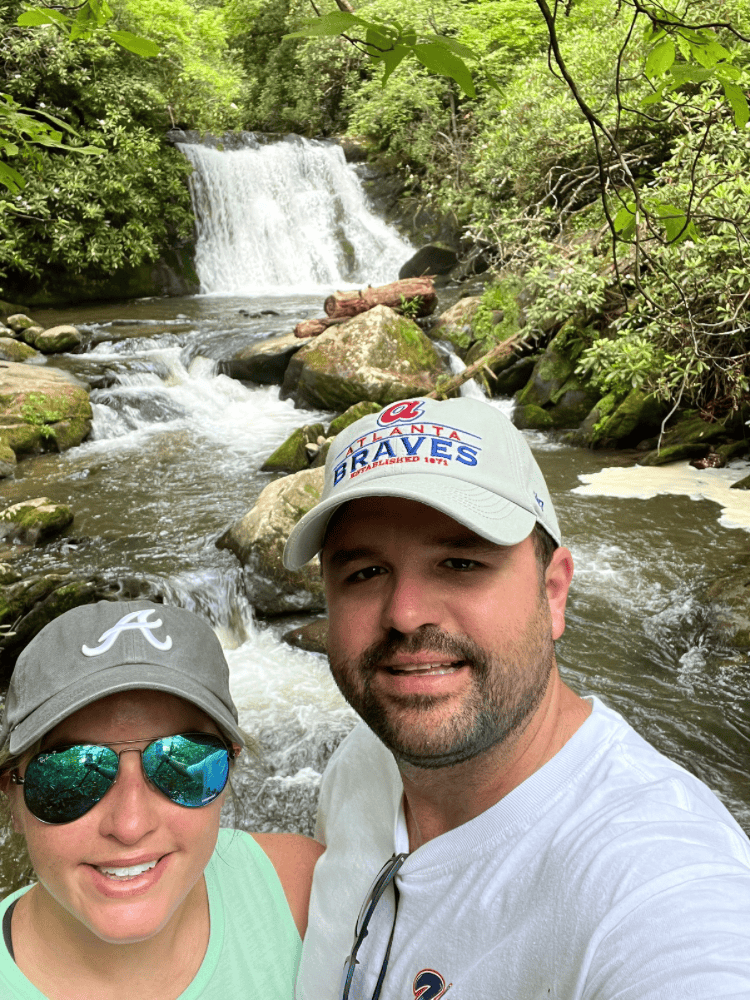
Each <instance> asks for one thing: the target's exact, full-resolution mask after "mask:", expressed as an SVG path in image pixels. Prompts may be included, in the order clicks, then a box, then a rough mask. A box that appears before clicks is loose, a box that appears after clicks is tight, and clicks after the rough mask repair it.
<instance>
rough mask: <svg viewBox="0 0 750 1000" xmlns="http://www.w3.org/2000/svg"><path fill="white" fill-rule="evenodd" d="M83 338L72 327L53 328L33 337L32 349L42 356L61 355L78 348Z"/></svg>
mask: <svg viewBox="0 0 750 1000" xmlns="http://www.w3.org/2000/svg"><path fill="white" fill-rule="evenodd" d="M82 343H83V338H82V337H81V335H80V333H79V332H78V330H76V328H75V327H74V326H67V325H63V326H53V327H50V329H49V330H43V331H42V332H41V333H38V334H36V336H35V337H34V347H35V348H36V349H37V350H38V351H41V352H42V354H61V353H62V352H63V351H73V350H75V348H76V347H80V346H81V344H82Z"/></svg>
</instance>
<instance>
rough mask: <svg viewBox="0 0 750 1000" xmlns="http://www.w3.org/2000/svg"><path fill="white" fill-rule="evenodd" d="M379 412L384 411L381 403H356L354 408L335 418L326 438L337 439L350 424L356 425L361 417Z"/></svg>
mask: <svg viewBox="0 0 750 1000" xmlns="http://www.w3.org/2000/svg"><path fill="white" fill-rule="evenodd" d="M378 410H382V406H381V405H380V403H369V402H367V401H364V402H362V403H355V404H354V406H350V407H349V409H348V410H344V412H343V413H340V414H339V415H338V416H337V417H334V418H333V420H332V421H331V423H330V424H329V426H328V431H327V434H326V437H336V435H337V434H340V433H341V432H342V431H343V430H346V428H347V427H349V425H350V424H353V423H355V422H356V421H357V420H359V418H360V417H367V416H369V415H370V414H371V413H377V412H378Z"/></svg>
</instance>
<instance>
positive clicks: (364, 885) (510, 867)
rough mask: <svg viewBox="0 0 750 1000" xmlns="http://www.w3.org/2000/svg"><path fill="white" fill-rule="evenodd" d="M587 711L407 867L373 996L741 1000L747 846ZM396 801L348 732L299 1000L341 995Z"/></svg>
mask: <svg viewBox="0 0 750 1000" xmlns="http://www.w3.org/2000/svg"><path fill="white" fill-rule="evenodd" d="M592 702H593V711H592V713H591V715H590V716H589V718H588V719H587V720H586V721H585V722H584V724H583V725H582V726H581V727H580V729H579V730H578V731H577V732H576V733H575V734H574V735H573V737H572V738H571V739H570V740H569V741H568V743H566V745H565V746H564V747H563V748H562V750H561V751H560V752H559V753H558V754H556V755H555V757H553V758H552V760H550V761H549V762H548V763H547V764H545V765H544V767H542V768H540V769H539V770H538V771H537V772H536V773H535V774H533V775H532V776H531V777H530V778H528V779H527V780H526V781H524V782H523V784H521V785H519V786H518V787H517V788H515V789H514V790H513V791H512V792H510V794H508V795H507V796H505V798H503V799H501V800H500V801H499V802H498V803H496V804H495V805H494V806H492V807H491V808H490V809H488V810H487V811H486V812H484V813H482V814H481V815H479V816H477V817H476V818H475V819H473V820H471V821H470V822H468V823H464V824H463V825H462V826H459V827H457V828H456V829H454V830H450V831H448V832H447V833H445V834H443V835H442V836H440V837H436V838H435V839H434V840H431V841H429V842H428V843H426V844H424V845H422V846H421V847H419V848H418V849H417V850H416V851H414V852H413V853H412V854H411V855H410V856H409V857H408V858H407V859H406V861H405V862H404V865H403V867H402V868H401V870H400V872H399V874H398V875H397V876H396V884H397V886H398V890H399V894H400V896H399V904H398V914H397V919H396V924H395V931H394V935H393V945H392V949H391V954H390V961H389V964H388V969H387V973H386V977H385V981H384V986H383V991H382V994H381V1000H415V998H419V1000H437V998H439V997H442V996H446V997H447V998H448V1000H615V998H616V1000H646V998H648V1000H697V998H701V1000H709V998H710V1000H715V998H717V997H723V998H727V997H735V998H740V997H741V998H743V1000H750V841H748V838H747V837H746V835H745V834H744V833H743V832H742V830H741V829H740V827H739V826H738V825H737V823H736V822H735V821H734V819H733V818H732V817H731V816H730V814H729V813H728V812H727V810H726V809H725V808H724V806H723V805H722V804H721V803H720V802H719V800H718V799H717V798H716V796H715V795H714V794H713V792H711V791H710V790H709V789H708V788H707V787H706V786H705V785H704V784H703V783H702V782H701V781H699V780H698V779H697V778H695V777H693V776H692V775H690V774H689V773H688V772H687V771H685V770H684V769H683V768H681V767H680V766H679V765H677V764H675V763H673V762H672V761H670V760H668V759H667V758H666V757H664V756H662V754H660V753H658V751H656V750H655V749H654V748H653V747H652V746H650V744H648V743H647V742H646V741H645V740H643V739H642V738H641V737H640V736H638V734H637V733H636V732H635V731H634V730H633V729H632V728H631V727H630V726H629V725H628V724H627V723H626V722H625V720H624V719H623V718H622V717H621V716H620V715H618V714H617V713H616V712H614V711H612V710H610V709H608V708H606V707H605V706H604V705H603V704H602V703H601V702H600V701H599V700H598V699H596V698H594V699H592ZM402 792H403V786H402V783H401V779H400V776H399V773H398V770H397V768H396V765H395V762H394V760H393V757H392V756H391V754H390V753H389V752H388V751H387V750H386V749H385V747H384V746H383V745H382V743H380V741H379V740H378V739H377V738H376V737H375V736H374V735H373V734H372V732H371V731H370V730H369V729H368V728H367V727H366V726H365V725H364V724H363V723H361V724H359V725H358V726H357V727H356V728H355V729H354V730H353V731H352V733H351V734H350V735H349V736H348V737H347V738H346V739H345V740H344V742H343V743H342V744H341V746H340V747H339V748H338V750H337V751H336V753H335V754H334V756H333V757H332V758H331V762H330V764H329V766H328V768H327V770H326V773H325V775H324V778H323V783H322V789H321V796H320V805H319V813H318V831H317V836H318V837H319V839H321V840H322V841H323V842H324V843H326V845H327V850H326V852H325V854H324V855H323V856H322V857H321V859H320V860H319V861H318V864H317V867H316V869H315V878H314V882H313V890H312V899H311V903H310V922H309V927H308V932H307V936H306V938H305V941H304V946H303V953H302V962H301V966H300V973H299V977H298V981H297V993H296V996H297V1000H334V998H338V996H339V990H340V984H341V980H342V970H343V968H344V962H345V959H346V957H347V956H348V955H349V953H350V951H351V948H352V942H353V937H354V926H355V923H356V920H357V915H358V913H359V911H360V907H361V905H362V902H363V901H364V898H365V896H366V894H367V891H368V889H369V888H370V886H371V884H372V881H373V879H374V878H375V876H376V874H377V873H378V871H379V869H380V868H381V866H382V865H383V863H384V862H385V861H386V860H387V859H388V858H389V857H390V856H391V855H392V854H393V853H394V852H396V853H398V852H401V851H408V837H407V832H406V824H405V820H404V814H403V808H402V804H401V800H402ZM393 916H394V894H393V891H392V889H388V890H387V891H386V893H385V895H384V896H383V899H382V900H381V902H380V903H379V904H378V906H377V907H376V909H375V913H374V915H373V918H372V921H371V923H370V926H369V933H368V936H367V937H366V938H365V940H364V942H363V944H362V946H361V948H360V951H359V955H358V958H359V961H360V963H361V964H359V965H358V966H357V969H356V973H355V976H354V979H353V981H352V988H351V991H350V997H351V1000H370V997H371V996H372V992H373V989H374V987H375V982H376V979H377V976H378V975H379V973H380V970H381V966H382V962H383V957H384V956H385V953H386V948H387V944H388V938H389V936H390V933H391V928H392V926H393Z"/></svg>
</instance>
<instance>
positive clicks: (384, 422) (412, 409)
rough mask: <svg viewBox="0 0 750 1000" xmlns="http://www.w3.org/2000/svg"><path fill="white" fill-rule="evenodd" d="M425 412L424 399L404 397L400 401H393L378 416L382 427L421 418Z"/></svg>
mask: <svg viewBox="0 0 750 1000" xmlns="http://www.w3.org/2000/svg"><path fill="white" fill-rule="evenodd" d="M423 413H424V400H423V399H402V400H401V402H400V403H392V404H391V405H390V406H389V407H388V408H387V409H385V410H383V412H382V413H381V414H380V416H379V417H378V423H379V424H380V426H381V427H390V425H391V424H400V423H405V422H406V421H408V420H419V418H420V417H421V416H422V414H423Z"/></svg>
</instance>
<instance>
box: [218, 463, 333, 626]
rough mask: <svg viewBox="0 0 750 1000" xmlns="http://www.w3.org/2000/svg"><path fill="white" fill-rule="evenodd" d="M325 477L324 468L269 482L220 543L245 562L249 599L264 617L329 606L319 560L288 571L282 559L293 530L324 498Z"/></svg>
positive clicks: (221, 546)
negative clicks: (326, 603) (253, 504)
mask: <svg viewBox="0 0 750 1000" xmlns="http://www.w3.org/2000/svg"><path fill="white" fill-rule="evenodd" d="M323 478H324V471H323V469H322V468H319V469H305V470H303V471H302V472H297V473H295V474H294V475H292V476H285V477H284V478H283V479H277V480H276V481H275V482H273V483H269V485H268V486H266V488H265V489H264V490H263V492H262V493H261V494H260V496H259V497H258V500H257V503H256V504H255V506H254V507H253V508H252V510H250V511H248V513H247V514H245V516H244V517H243V518H241V519H240V520H239V521H236V522H235V523H234V524H232V525H231V526H230V527H229V528H228V529H227V531H225V532H224V534H223V535H222V536H221V537H220V538H219V539H218V541H217V542H216V545H217V547H218V548H220V549H229V551H230V552H232V553H233V554H234V555H235V556H236V557H237V558H238V559H239V561H240V562H241V563H242V566H243V567H244V571H245V573H244V577H245V590H246V592H247V596H248V600H249V601H250V603H251V604H252V605H253V607H254V608H256V609H257V610H258V611H259V612H261V613H262V614H264V615H279V614H286V613H289V612H294V611H322V610H323V608H324V607H325V597H324V593H323V580H322V578H321V576H320V567H319V565H318V561H317V559H311V560H310V562H308V563H307V564H306V565H305V566H303V567H302V569H300V570H296V571H291V570H288V569H286V568H285V567H284V564H283V562H282V556H283V553H284V545H285V544H286V540H287V538H288V537H289V533H290V531H291V530H292V528H293V527H294V525H295V524H296V523H297V521H298V520H299V519H300V518H301V517H302V515H303V514H306V513H307V511H308V510H310V509H311V508H312V507H314V506H315V504H316V503H317V502H318V501H319V499H320V494H321V491H322V489H323Z"/></svg>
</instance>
